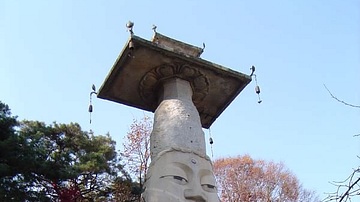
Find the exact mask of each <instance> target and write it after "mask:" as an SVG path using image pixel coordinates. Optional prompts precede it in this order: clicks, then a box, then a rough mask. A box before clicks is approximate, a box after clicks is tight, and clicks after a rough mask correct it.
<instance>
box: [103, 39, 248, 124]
mask: <svg viewBox="0 0 360 202" xmlns="http://www.w3.org/2000/svg"><path fill="white" fill-rule="evenodd" d="M172 43H173V44H178V43H175V42H171V39H170V42H166V43H162V44H161V43H159V44H157V43H156V41H154V42H151V41H147V40H144V39H141V38H139V37H137V36H134V35H133V36H131V38H130V39H129V41H128V43H127V44H126V45H125V47H124V49H123V51H122V52H121V54H120V56H119V57H118V59H117V60H116V62H115V64H114V66H113V68H112V69H111V71H110V73H109V75H108V76H107V78H106V80H105V82H104V84H103V85H102V87H101V88H100V90H99V92H98V97H99V98H102V99H107V100H111V101H114V102H118V103H122V104H125V105H128V106H132V107H137V108H140V109H143V110H147V111H151V112H154V111H155V110H156V108H157V106H158V104H159V97H158V94H159V92H158V86H161V85H162V82H163V81H164V80H166V79H169V78H173V77H177V78H181V79H183V80H186V81H188V82H189V83H190V85H191V88H192V90H193V97H192V99H193V102H194V104H195V107H196V109H197V111H198V112H199V115H200V120H201V124H202V127H204V128H209V127H210V126H211V124H212V123H213V122H214V121H215V120H216V118H217V117H218V116H219V115H220V114H221V113H222V112H223V111H224V110H225V108H226V107H227V106H228V105H229V104H230V103H231V101H232V100H233V99H234V98H235V97H236V96H237V95H238V94H239V93H240V92H241V91H242V89H243V88H244V87H245V86H246V85H247V84H248V83H249V82H250V81H251V77H250V76H248V75H245V74H242V73H239V72H235V71H233V70H230V69H227V68H225V67H222V66H220V65H216V64H214V63H211V62H208V61H206V60H203V59H201V58H199V57H195V56H196V54H199V51H200V49H199V48H196V47H193V46H191V45H188V46H186V45H181V46H182V47H181V48H178V49H176V48H173V49H171V48H169V47H171V45H172ZM182 44H185V43H182Z"/></svg>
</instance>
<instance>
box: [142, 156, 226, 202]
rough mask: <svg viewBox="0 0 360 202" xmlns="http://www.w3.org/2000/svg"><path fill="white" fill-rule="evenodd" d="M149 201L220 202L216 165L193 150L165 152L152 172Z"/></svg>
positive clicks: (147, 188)
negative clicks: (216, 183) (214, 168)
mask: <svg viewBox="0 0 360 202" xmlns="http://www.w3.org/2000/svg"><path fill="white" fill-rule="evenodd" d="M148 177H149V179H148V180H147V182H146V184H145V186H146V189H145V193H144V198H145V200H146V202H155V201H159V202H165V201H166V202H168V201H169V202H171V201H178V202H185V201H197V202H219V198H218V195H217V189H216V186H215V178H214V175H213V172H212V166H211V164H210V162H209V161H208V160H206V159H205V158H202V157H200V156H198V155H196V154H193V153H184V152H179V151H170V152H166V153H164V154H163V155H162V156H161V157H160V158H159V159H158V160H157V161H156V163H155V164H154V165H152V167H151V168H150V170H149V172H148Z"/></svg>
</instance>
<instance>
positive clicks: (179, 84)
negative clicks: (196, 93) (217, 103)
mask: <svg viewBox="0 0 360 202" xmlns="http://www.w3.org/2000/svg"><path fill="white" fill-rule="evenodd" d="M162 89H163V90H162V93H161V95H160V97H162V101H161V103H160V105H159V107H158V108H157V109H156V111H155V115H154V127H153V130H152V133H151V136H150V147H151V159H154V158H155V157H156V156H157V155H158V153H160V152H161V151H163V150H166V149H168V148H173V147H176V148H183V149H188V150H192V151H194V152H196V153H198V154H200V155H203V156H205V155H206V149H205V138H204V132H203V131H202V128H201V123H200V117H199V113H198V112H197V110H196V108H195V105H194V104H193V102H192V101H191V97H192V89H191V86H190V84H189V82H188V81H185V80H182V79H177V78H174V79H170V80H168V81H166V82H164V84H163V88H162Z"/></svg>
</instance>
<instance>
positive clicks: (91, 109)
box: [89, 104, 93, 113]
mask: <svg viewBox="0 0 360 202" xmlns="http://www.w3.org/2000/svg"><path fill="white" fill-rule="evenodd" d="M92 111H93V106H92V104H90V105H89V112H90V113H91V112H92Z"/></svg>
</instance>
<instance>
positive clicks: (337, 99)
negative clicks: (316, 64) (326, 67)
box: [324, 84, 360, 108]
mask: <svg viewBox="0 0 360 202" xmlns="http://www.w3.org/2000/svg"><path fill="white" fill-rule="evenodd" d="M324 87H325V89H326V90H327V91H328V92H329V94H330V95H331V97H332V98H333V99H335V100H336V101H338V102H341V103H343V104H344V105H347V106H350V107H356V108H360V105H353V104H349V103H347V102H345V101H343V100H340V99H339V98H337V97H336V96H334V95H333V94H332V93H331V92H330V90H329V89H328V88H327V87H326V85H325V84H324Z"/></svg>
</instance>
